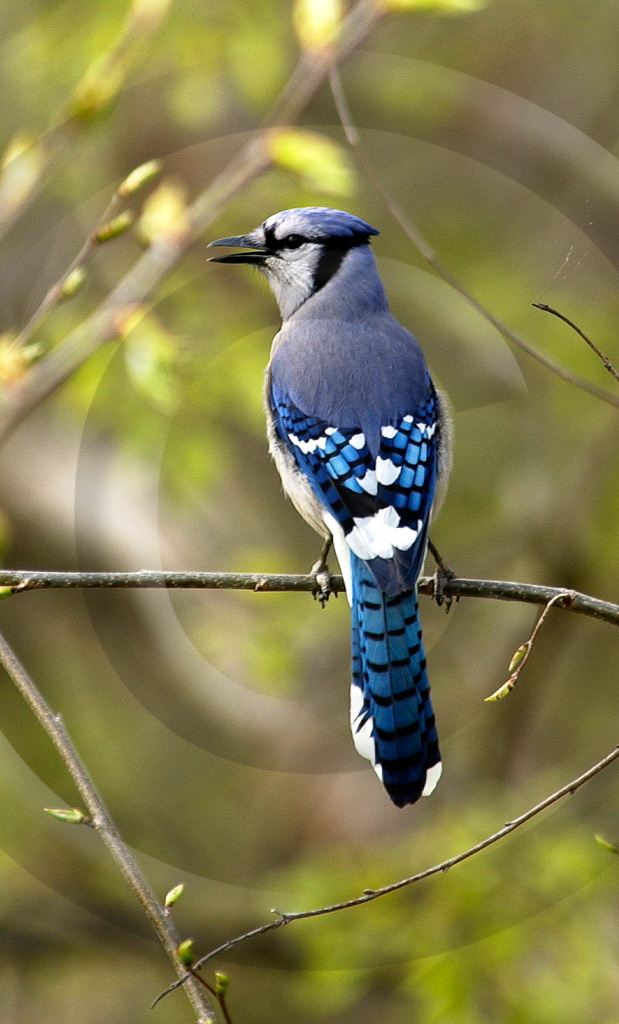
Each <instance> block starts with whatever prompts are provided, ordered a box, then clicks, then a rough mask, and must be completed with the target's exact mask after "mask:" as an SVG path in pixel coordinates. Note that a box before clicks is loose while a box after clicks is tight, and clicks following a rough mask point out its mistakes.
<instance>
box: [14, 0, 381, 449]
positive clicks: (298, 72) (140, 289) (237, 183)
mask: <svg viewBox="0 0 619 1024" xmlns="http://www.w3.org/2000/svg"><path fill="white" fill-rule="evenodd" d="M384 13H385V12H384V11H382V10H381V8H380V5H379V4H378V3H377V2H376V0H358V2H357V4H356V5H355V6H354V7H353V9H352V10H351V12H350V14H349V15H348V17H347V18H346V19H345V21H344V23H343V26H342V31H341V33H340V36H339V39H338V42H337V44H336V45H335V46H334V47H332V48H331V47H327V46H325V47H324V48H322V49H321V50H319V51H312V52H309V51H308V52H305V53H303V54H302V55H301V58H300V60H299V63H298V64H297V67H296V69H295V71H294V72H293V74H292V76H291V78H290V80H289V81H288V84H287V85H286V87H285V88H284V90H283V92H282V94H281V95H280V97H279V99H278V101H277V102H276V104H275V106H274V107H273V110H272V112H271V113H270V115H269V116H268V117H267V118H266V120H265V121H264V123H263V125H262V127H261V128H260V129H258V131H257V132H256V135H255V136H254V137H253V138H252V139H250V141H249V142H248V143H247V144H246V145H245V146H244V147H243V148H242V149H241V151H240V153H239V154H238V155H237V156H236V157H235V158H234V159H233V160H232V161H231V162H230V163H229V164H228V165H227V167H225V168H224V170H223V171H222V172H221V173H220V174H219V175H218V176H217V177H216V178H215V180H214V181H213V182H212V184H211V185H210V186H209V188H207V189H205V191H204V192H202V194H201V195H199V196H198V198H197V199H196V200H195V201H194V202H193V203H192V205H191V206H190V207H189V209H188V211H187V220H186V226H185V227H184V229H183V230H182V231H179V232H177V233H175V234H166V235H164V236H162V237H160V238H159V239H157V240H156V241H155V242H153V244H152V245H151V246H150V248H149V249H148V251H147V252H146V253H144V255H143V256H142V257H141V258H140V259H139V260H138V261H137V263H136V264H135V265H134V266H133V267H132V269H131V270H130V271H129V272H128V273H127V274H126V275H125V277H124V278H123V279H122V280H121V281H120V282H119V283H118V284H117V285H116V287H115V288H114V289H113V290H112V291H111V292H110V294H109V295H108V296H107V298H106V299H105V300H104V301H103V302H102V303H101V305H100V306H99V308H98V309H97V310H96V311H95V312H94V313H93V314H92V315H91V316H90V317H89V318H88V319H87V320H86V321H84V322H83V323H82V324H80V325H79V326H78V327H76V328H75V329H74V330H73V331H72V332H71V333H70V334H69V335H68V337H67V338H66V339H65V341H64V342H63V343H62V344H61V345H59V346H58V348H55V349H54V350H53V351H52V352H50V353H49V355H47V356H45V358H43V359H42V360H41V361H40V362H39V363H37V364H35V365H34V366H33V367H32V369H31V370H30V371H29V373H28V375H27V376H26V377H25V378H24V380H23V381H22V383H21V384H20V385H19V386H16V387H14V388H13V390H12V392H11V393H10V394H9V395H7V397H6V399H5V400H4V402H3V404H2V406H1V407H0V440H2V439H3V438H4V437H6V436H7V435H8V434H9V433H10V432H11V431H12V430H13V429H14V428H15V427H16V426H17V425H18V424H19V423H21V421H22V420H23V419H24V418H25V417H26V416H27V415H28V414H29V413H30V412H32V410H33V409H35V408H36V407H37V406H38V405H40V403H41V402H43V401H44V400H45V399H46V398H47V397H48V396H49V395H51V394H52V393H53V392H54V391H55V390H56V388H58V387H59V386H60V385H61V384H63V383H64V382H65V381H66V380H67V379H68V378H69V377H70V376H71V374H73V373H74V372H75V371H76V370H77V369H78V368H79V367H80V366H81V365H82V363H84V362H85V361H86V360H87V359H88V358H89V357H90V356H91V355H93V354H94V353H95V352H96V351H97V350H98V349H99V348H100V347H101V345H103V344H105V342H107V341H110V340H111V339H113V338H119V337H121V336H122V323H123V322H124V321H126V318H127V313H128V312H131V311H133V310H135V309H136V308H137V307H140V306H142V305H143V304H144V303H145V301H146V300H147V299H148V298H149V297H150V296H151V295H152V294H153V292H154V290H155V289H156V288H157V286H158V285H159V284H160V282H161V281H162V280H163V278H164V277H165V276H166V274H168V273H169V272H170V271H171V270H172V268H173V267H174V266H175V265H176V264H177V263H178V262H179V260H180V259H181V257H182V256H183V254H184V253H185V252H186V251H187V249H188V248H189V247H190V246H191V245H192V244H193V243H194V242H195V241H196V240H197V239H198V238H199V237H200V235H201V234H202V233H203V232H204V231H205V230H206V228H207V227H209V225H210V224H212V223H213V221H214V220H215V218H216V217H217V216H218V215H219V213H220V212H221V211H222V210H223V208H224V207H225V206H226V205H227V204H228V203H229V202H230V201H231V200H232V199H233V198H234V197H235V196H236V195H238V194H239V192H241V191H242V190H243V189H245V188H247V186H248V185H249V184H250V183H251V182H252V181H253V180H254V179H255V178H257V177H258V176H259V175H260V174H262V173H263V172H264V171H265V170H266V169H267V168H268V167H269V166H270V163H271V161H270V157H269V155H268V152H267V146H266V139H267V133H268V131H269V129H270V128H272V127H274V126H275V125H286V124H293V123H294V122H295V121H296V119H297V118H298V116H299V114H300V113H301V112H302V111H303V110H304V109H305V107H306V106H307V104H308V103H309V101H310V99H311V98H312V96H313V95H314V94H315V93H316V91H317V90H318V88H319V86H320V85H321V84H322V82H323V81H324V80H325V79H326V78H327V76H328V74H329V69H330V68H331V66H332V65H333V63H334V62H337V61H339V60H343V59H344V58H346V57H347V56H348V55H349V54H350V53H352V52H353V50H355V49H356V48H357V47H359V46H360V45H361V44H362V43H363V42H364V41H365V39H367V37H368V36H369V35H370V33H371V32H372V30H373V29H374V27H375V26H376V24H377V22H378V21H379V20H380V18H381V17H382V16H383V14H384Z"/></svg>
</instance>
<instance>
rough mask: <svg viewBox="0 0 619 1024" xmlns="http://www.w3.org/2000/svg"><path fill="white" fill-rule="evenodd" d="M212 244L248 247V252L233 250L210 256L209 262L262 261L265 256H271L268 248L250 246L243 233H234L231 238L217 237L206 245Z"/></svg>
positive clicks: (259, 262)
mask: <svg viewBox="0 0 619 1024" xmlns="http://www.w3.org/2000/svg"><path fill="white" fill-rule="evenodd" d="M212 245H229V246H230V247H236V246H238V247H239V248H245V249H249V250H250V252H233V253H230V255H229V256H211V257H210V259H209V263H258V264H261V263H264V261H265V259H266V258H267V256H272V255H273V253H271V252H269V250H268V249H256V248H255V247H253V246H252V243H251V242H249V241H248V240H247V238H246V237H245V235H235V236H233V237H232V238H218V239H217V240H216V241H215V242H209V243H208V247H209V248H210V246H212Z"/></svg>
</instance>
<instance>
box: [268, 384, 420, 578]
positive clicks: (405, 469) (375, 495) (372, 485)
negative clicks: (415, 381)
mask: <svg viewBox="0 0 619 1024" xmlns="http://www.w3.org/2000/svg"><path fill="white" fill-rule="evenodd" d="M272 400H273V410H274V414H275V420H276V425H277V430H278V433H279V435H280V436H281V438H282V439H283V440H284V441H285V443H286V444H287V446H288V448H289V450H290V451H291V452H292V454H293V455H294V457H295V459H296V461H297V463H298V465H299V466H300V468H301V469H302V470H303V472H304V473H305V474H306V476H307V477H308V479H309V482H310V484H311V486H312V489H313V491H314V493H315V494H316V496H317V498H318V499H319V501H320V502H321V503H322V505H324V506H325V509H326V511H327V512H328V513H329V514H330V515H331V516H332V517H333V518H334V519H335V520H336V522H337V523H338V524H339V525H340V526H341V527H342V529H343V531H344V534H345V536H346V541H347V543H348V546H349V547H350V549H351V550H352V551H353V552H354V554H355V555H357V557H358V558H360V559H362V560H363V561H364V562H367V563H368V564H369V566H370V568H371V570H372V572H373V574H374V576H375V577H376V580H377V582H378V584H379V586H380V587H381V588H382V589H384V590H385V591H386V592H387V593H398V592H400V591H401V590H403V589H407V588H408V589H410V587H412V586H413V585H414V583H415V580H416V579H417V576H418V575H419V572H420V570H421V562H422V559H423V556H424V553H425V545H426V537H427V529H428V522H429V515H430V509H431V506H432V501H433V498H434V490H435V484H436V467H437V430H438V425H437V416H438V403H437V399H436V395H435V393H434V390H433V389H432V390H431V391H430V393H429V396H428V399H427V401H426V402H425V404H424V406H423V408H421V409H418V410H415V411H413V412H411V413H410V414H408V415H406V416H404V417H402V418H401V419H400V420H399V421H397V422H394V423H386V424H385V425H384V426H382V427H381V428H380V444H379V448H378V455H377V457H376V458H375V457H374V456H373V455H372V453H371V451H370V448H369V446H368V441H367V438H366V436H365V434H364V432H363V430H362V429H357V428H351V427H340V426H338V425H336V424H328V423H325V422H324V421H323V420H320V419H317V418H315V417H311V416H307V415H306V414H305V413H303V412H301V410H300V409H298V408H297V407H296V406H295V405H294V404H293V403H292V402H291V401H290V400H289V399H287V396H285V395H283V394H282V393H280V392H278V390H277V389H276V388H273V392H272Z"/></svg>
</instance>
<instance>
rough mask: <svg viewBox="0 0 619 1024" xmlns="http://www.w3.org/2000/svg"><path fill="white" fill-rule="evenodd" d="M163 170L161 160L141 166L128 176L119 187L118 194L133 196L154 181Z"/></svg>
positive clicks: (151, 161) (150, 161)
mask: <svg viewBox="0 0 619 1024" xmlns="http://www.w3.org/2000/svg"><path fill="white" fill-rule="evenodd" d="M160 170H161V161H160V160H149V161H148V163H145V164H140V166H139V167H136V168H135V169H134V170H133V171H131V173H130V174H128V175H127V177H126V178H125V180H124V181H123V182H122V184H121V185H120V186H119V189H118V194H119V195H120V196H132V195H134V194H135V193H136V192H139V190H140V189H141V188H142V187H143V186H144V185H146V183H147V182H149V181H152V179H153V178H156V177H157V175H158V174H159V172H160Z"/></svg>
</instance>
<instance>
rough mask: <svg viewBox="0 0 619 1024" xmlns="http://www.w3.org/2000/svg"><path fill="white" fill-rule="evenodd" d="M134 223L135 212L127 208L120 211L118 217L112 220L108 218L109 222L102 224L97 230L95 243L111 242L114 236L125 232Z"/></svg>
mask: <svg viewBox="0 0 619 1024" xmlns="http://www.w3.org/2000/svg"><path fill="white" fill-rule="evenodd" d="M132 224H133V214H132V212H131V210H125V211H124V212H123V213H119V214H118V217H113V218H112V220H108V222H107V224H102V225H101V227H100V228H98V229H97V231H96V232H95V237H94V240H95V243H96V244H97V245H102V243H103V242H109V241H110V239H112V238H118V236H119V235H122V234H124V233H125V231H126V230H127V228H130V227H131V225H132Z"/></svg>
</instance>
